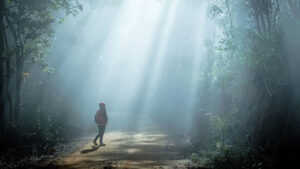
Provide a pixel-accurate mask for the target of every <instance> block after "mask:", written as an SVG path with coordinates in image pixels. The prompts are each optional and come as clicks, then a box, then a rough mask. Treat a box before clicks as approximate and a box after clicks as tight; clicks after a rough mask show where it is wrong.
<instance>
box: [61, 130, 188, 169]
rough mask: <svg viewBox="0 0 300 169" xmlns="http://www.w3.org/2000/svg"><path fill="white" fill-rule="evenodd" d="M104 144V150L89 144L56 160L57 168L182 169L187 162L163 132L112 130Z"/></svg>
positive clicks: (107, 134)
mask: <svg viewBox="0 0 300 169" xmlns="http://www.w3.org/2000/svg"><path fill="white" fill-rule="evenodd" d="M87 139H88V140H92V139H93V138H87ZM104 141H105V144H106V146H105V147H93V144H92V142H88V143H87V144H86V145H83V146H82V148H81V149H80V150H79V151H77V152H75V153H73V154H71V155H67V156H64V157H61V158H59V160H58V161H57V162H56V165H57V166H58V168H67V169H69V168H70V169H71V168H72V169H73V168H74V169H85V168H86V169H100V168H128V169H129V168H130V169H135V168H136V169H142V168H157V169H167V168H172V169H173V168H185V166H186V165H187V164H188V163H189V160H187V159H184V158H183V156H182V155H181V153H180V152H179V150H178V147H177V146H175V143H174V142H173V141H172V139H170V137H169V136H168V135H167V134H164V133H159V132H149V131H147V132H142V131H140V132H137V131H135V132H117V131H112V132H108V133H106V134H105V138H104ZM86 142H87V141H86Z"/></svg>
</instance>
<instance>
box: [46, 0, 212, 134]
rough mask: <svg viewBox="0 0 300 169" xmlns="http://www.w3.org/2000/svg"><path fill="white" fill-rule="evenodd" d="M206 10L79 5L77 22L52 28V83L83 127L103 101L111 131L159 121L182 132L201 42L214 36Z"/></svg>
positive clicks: (171, 5) (192, 100) (191, 5)
mask: <svg viewBox="0 0 300 169" xmlns="http://www.w3.org/2000/svg"><path fill="white" fill-rule="evenodd" d="M99 2H101V1H99ZM206 8H207V2H201V3H197V2H192V1H190V2H188V3H187V1H178V0H177V1H174V2H173V1H172V2H171V1H155V0H153V1H152V0H151V1H145V2H144V1H143V2H142V1H120V2H118V3H117V4H110V3H107V4H105V5H103V4H101V3H94V4H91V3H85V4H84V11H83V12H82V13H80V15H79V16H77V17H75V18H73V17H69V18H67V20H66V21H65V22H64V23H63V24H61V25H57V26H55V31H56V32H57V33H56V36H55V40H54V43H53V45H52V47H51V52H50V53H51V56H50V57H49V58H50V59H51V60H50V62H51V64H52V65H54V67H55V75H54V76H55V78H54V82H53V83H54V85H55V86H57V88H58V89H59V91H60V92H63V93H64V94H65V95H68V96H70V98H71V100H72V101H71V103H72V106H73V108H74V109H75V110H76V111H77V112H79V115H80V118H81V119H82V120H84V122H85V123H94V121H93V116H94V115H95V112H96V110H97V109H98V103H99V102H104V103H106V104H107V109H108V114H109V118H110V120H111V122H115V123H113V124H114V125H117V122H128V123H129V124H132V123H135V125H136V127H137V128H138V127H139V125H142V124H143V123H144V122H143V120H145V119H148V118H155V117H156V118H157V116H159V119H160V120H161V122H163V123H168V122H171V121H170V120H172V119H176V120H178V122H176V123H178V125H179V124H180V125H185V126H180V127H184V128H186V129H187V128H188V127H189V125H191V124H192V123H191V122H192V118H193V112H195V108H196V107H195V104H196V102H197V96H196V93H197V90H198V84H197V78H198V77H199V74H200V73H201V69H202V67H203V64H205V63H203V56H204V55H205V53H206V49H205V42H206V41H214V39H213V38H214V36H215V35H214V34H215V25H214V24H213V23H212V22H211V21H210V20H209V19H208V18H207V11H206ZM178 116H180V118H178ZM174 117H176V118H174ZM179 119H181V120H180V121H179ZM157 120H158V119H157ZM183 121H184V123H182V122H183ZM113 124H111V125H110V127H112V128H116V127H115V126H114V125H113Z"/></svg>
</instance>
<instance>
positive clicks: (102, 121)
mask: <svg viewBox="0 0 300 169" xmlns="http://www.w3.org/2000/svg"><path fill="white" fill-rule="evenodd" d="M95 121H96V123H97V124H98V126H106V124H107V121H108V118H107V114H106V112H105V111H101V110H98V111H97V113H96V115H95Z"/></svg>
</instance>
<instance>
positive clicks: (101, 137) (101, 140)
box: [94, 126, 105, 144]
mask: <svg viewBox="0 0 300 169" xmlns="http://www.w3.org/2000/svg"><path fill="white" fill-rule="evenodd" d="M98 130H99V133H98V135H97V136H96V137H95V139H94V141H97V139H98V138H99V137H100V144H103V135H104V131H105V126H98Z"/></svg>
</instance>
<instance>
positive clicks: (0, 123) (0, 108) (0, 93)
mask: <svg viewBox="0 0 300 169" xmlns="http://www.w3.org/2000/svg"><path fill="white" fill-rule="evenodd" d="M3 8H4V1H3V0H0V21H1V22H0V137H1V136H2V134H3V131H4V125H5V114H4V110H5V100H4V89H3V87H4V78H3V75H4V74H3V63H4V58H3V50H4V39H3V36H2V33H3V32H4V31H3V29H4V28H3V22H2V21H3Z"/></svg>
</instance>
